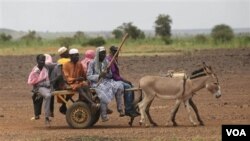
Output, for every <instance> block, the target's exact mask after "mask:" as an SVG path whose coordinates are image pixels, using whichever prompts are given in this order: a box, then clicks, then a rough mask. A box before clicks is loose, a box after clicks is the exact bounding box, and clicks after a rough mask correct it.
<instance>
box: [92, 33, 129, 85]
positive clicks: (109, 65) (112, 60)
mask: <svg viewBox="0 0 250 141" xmlns="http://www.w3.org/2000/svg"><path fill="white" fill-rule="evenodd" d="M127 38H128V33H126V34H125V35H124V37H123V39H122V42H121V44H120V46H119V48H118V50H117V51H116V53H115V54H114V55H113V57H112V59H111V61H110V62H109V64H108V65H107V67H106V69H105V70H104V71H107V70H108V69H109V68H110V67H111V65H112V63H113V62H114V61H115V57H116V55H117V54H118V53H119V52H120V50H121V48H122V46H123V44H124V43H125V41H126V39H127ZM102 79H103V78H100V79H99V81H98V83H97V85H96V87H98V86H99V84H100V83H101V81H102Z"/></svg>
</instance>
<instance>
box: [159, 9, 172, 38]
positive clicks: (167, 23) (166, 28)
mask: <svg viewBox="0 0 250 141" xmlns="http://www.w3.org/2000/svg"><path fill="white" fill-rule="evenodd" d="M171 24H172V19H171V17H170V16H169V15H164V14H160V15H159V16H158V17H157V19H156V21H155V35H156V36H157V35H158V36H161V37H163V38H166V37H169V38H170V37H171Z"/></svg>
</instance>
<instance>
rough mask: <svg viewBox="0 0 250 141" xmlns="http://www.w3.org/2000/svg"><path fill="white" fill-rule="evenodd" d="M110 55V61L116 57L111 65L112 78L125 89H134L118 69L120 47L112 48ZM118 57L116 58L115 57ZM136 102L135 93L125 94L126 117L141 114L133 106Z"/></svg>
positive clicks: (128, 92)
mask: <svg viewBox="0 0 250 141" xmlns="http://www.w3.org/2000/svg"><path fill="white" fill-rule="evenodd" d="M109 50H110V54H109V56H108V57H107V58H108V60H109V61H111V60H112V58H113V57H115V59H114V62H113V63H112V64H111V66H110V69H111V72H112V78H113V79H114V80H115V81H119V82H121V83H122V84H123V86H124V89H130V88H132V87H133V85H132V83H131V82H130V81H128V80H126V79H125V78H123V77H121V75H120V72H119V67H118V55H119V52H117V50H118V47H115V46H111V47H110V49H109ZM114 55H116V56H114ZM133 102H134V93H133V91H127V92H125V93H124V103H125V115H126V116H130V117H136V116H138V115H139V114H138V113H137V112H136V109H135V107H134V105H133Z"/></svg>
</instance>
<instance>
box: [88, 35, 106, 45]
mask: <svg viewBox="0 0 250 141" xmlns="http://www.w3.org/2000/svg"><path fill="white" fill-rule="evenodd" d="M105 43H106V41H105V40H104V39H103V37H96V38H93V39H90V40H89V41H88V45H91V46H95V47H98V46H102V45H104V44H105Z"/></svg>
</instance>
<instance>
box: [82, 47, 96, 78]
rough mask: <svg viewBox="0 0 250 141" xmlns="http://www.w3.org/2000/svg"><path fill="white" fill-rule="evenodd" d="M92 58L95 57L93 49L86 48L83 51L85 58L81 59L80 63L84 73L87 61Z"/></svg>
mask: <svg viewBox="0 0 250 141" xmlns="http://www.w3.org/2000/svg"><path fill="white" fill-rule="evenodd" d="M94 58H95V51H94V50H87V51H86V52H85V58H84V59H83V60H82V61H81V64H82V66H83V69H84V71H85V73H86V72H87V69H88V64H89V62H90V61H91V60H93V59H94Z"/></svg>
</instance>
